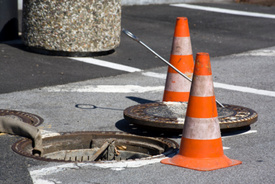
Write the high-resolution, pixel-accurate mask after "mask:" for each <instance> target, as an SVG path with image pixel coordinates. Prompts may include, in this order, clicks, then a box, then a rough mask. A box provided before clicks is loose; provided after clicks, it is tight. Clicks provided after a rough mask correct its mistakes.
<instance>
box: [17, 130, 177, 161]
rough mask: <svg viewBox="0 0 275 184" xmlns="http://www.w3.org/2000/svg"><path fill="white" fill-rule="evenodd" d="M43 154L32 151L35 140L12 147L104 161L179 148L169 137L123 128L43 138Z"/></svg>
mask: <svg viewBox="0 0 275 184" xmlns="http://www.w3.org/2000/svg"><path fill="white" fill-rule="evenodd" d="M42 141H43V155H42V156H35V155H33V147H32V141H31V140H30V139H26V138H24V139H21V140H19V141H17V142H16V143H15V144H13V146H12V149H13V150H14V151H15V152H16V153H18V154H20V155H23V156H27V157H31V158H35V159H39V160H44V161H57V162H94V161H97V162H105V161H120V160H136V159H141V158H142V159H151V158H158V157H160V158H161V157H165V156H167V155H171V154H175V153H176V152H177V151H178V148H179V146H178V144H177V143H176V142H174V141H172V140H170V139H164V138H151V137H143V136H136V135H132V134H126V133H122V132H74V133H61V134H60V135H58V136H54V137H46V138H43V140H42Z"/></svg>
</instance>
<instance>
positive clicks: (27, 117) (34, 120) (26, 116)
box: [0, 109, 44, 127]
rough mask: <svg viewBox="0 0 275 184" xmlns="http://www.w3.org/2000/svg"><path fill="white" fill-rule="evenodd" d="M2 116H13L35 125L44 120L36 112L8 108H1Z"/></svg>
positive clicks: (0, 114) (0, 113)
mask: <svg viewBox="0 0 275 184" xmlns="http://www.w3.org/2000/svg"><path fill="white" fill-rule="evenodd" d="M0 116H7V117H12V118H14V119H18V120H20V121H22V122H24V123H27V124H30V125H32V126H35V127H37V126H39V125H40V124H41V123H43V121H44V120H43V119H42V118H41V117H39V116H37V115H35V114H31V113H27V112H21V111H14V110H6V109H0Z"/></svg>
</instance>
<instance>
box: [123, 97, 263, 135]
mask: <svg viewBox="0 0 275 184" xmlns="http://www.w3.org/2000/svg"><path fill="white" fill-rule="evenodd" d="M223 105H224V107H225V108H222V107H217V110H218V118H219V121H220V128H221V130H225V129H234V128H241V127H246V126H249V125H250V124H252V123H254V122H256V121H257V119H258V114H257V113H256V112H255V111H254V110H252V109H249V108H245V107H241V106H236V105H228V104H223ZM186 109H187V103H181V102H159V103H147V104H139V105H134V106H131V107H128V108H126V109H125V110H124V112H123V114H124V118H125V119H126V120H128V121H129V122H131V123H133V124H136V125H141V126H145V127H146V126H147V127H154V128H161V129H163V128H164V129H166V130H172V131H173V130H177V131H178V130H182V129H183V125H184V120H185V114H186Z"/></svg>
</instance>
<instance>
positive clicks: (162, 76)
mask: <svg viewBox="0 0 275 184" xmlns="http://www.w3.org/2000/svg"><path fill="white" fill-rule="evenodd" d="M71 59H74V60H77V61H82V62H86V63H89V64H94V65H100V66H104V67H107V68H112V69H116V70H123V71H126V72H142V70H141V69H139V68H134V67H129V66H125V65H121V64H116V63H112V62H108V61H103V60H99V59H93V58H71ZM142 75H145V76H150V77H155V78H160V79H165V78H166V74H161V73H155V72H142ZM114 87H117V88H118V90H116V89H111V88H114ZM127 87H128V89H127ZM214 87H215V88H222V89H227V90H232V91H239V92H243V93H253V94H257V95H264V96H270V97H275V92H274V91H267V90H261V89H255V88H249V87H243V86H236V85H230V84H223V83H218V82H214ZM62 88H63V89H62ZM104 88H105V89H106V90H108V89H109V91H108V92H110V93H111V92H113V93H133V92H137V93H145V92H149V91H159V90H163V87H161V86H154V87H153V86H151V87H142V86H134V85H125V86H120V85H117V86H113V85H110V86H109V87H107V86H106V85H100V86H82V87H80V86H77V87H74V88H73V87H72V88H70V87H67V85H60V86H55V87H47V88H44V89H46V90H49V91H51V92H104V91H103V89H104Z"/></svg>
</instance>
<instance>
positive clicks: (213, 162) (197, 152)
mask: <svg viewBox="0 0 275 184" xmlns="http://www.w3.org/2000/svg"><path fill="white" fill-rule="evenodd" d="M161 163H163V164H169V165H175V166H179V167H185V168H189V169H194V170H199V171H210V170H215V169H221V168H225V167H230V166H234V165H238V164H241V163H242V162H241V161H238V160H232V159H229V158H228V157H227V156H225V155H224V153H223V147H222V139H221V133H220V127H219V120H218V113H217V106H216V101H215V95H214V87H213V80H212V71H211V65H210V59H209V55H208V53H198V54H197V56H196V62H195V69H194V76H193V81H192V86H191V92H190V98H189V102H188V106H187V112H186V117H185V122H184V128H183V132H182V138H181V145H180V150H179V153H178V154H177V155H175V156H174V157H172V158H166V159H163V160H162V161H161Z"/></svg>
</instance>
